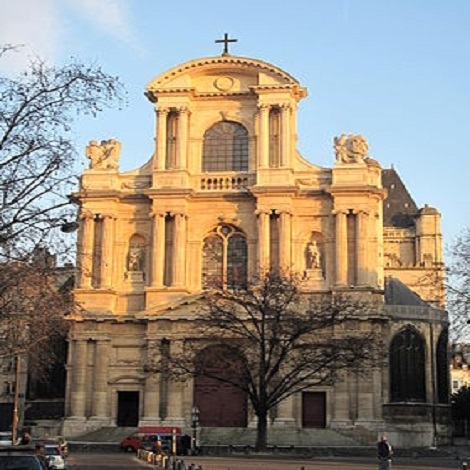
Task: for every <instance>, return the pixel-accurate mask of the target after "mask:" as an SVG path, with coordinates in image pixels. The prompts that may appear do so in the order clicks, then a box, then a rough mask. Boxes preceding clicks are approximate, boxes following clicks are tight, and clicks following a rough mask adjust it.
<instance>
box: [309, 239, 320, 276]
mask: <svg viewBox="0 0 470 470" xmlns="http://www.w3.org/2000/svg"><path fill="white" fill-rule="evenodd" d="M305 257H306V259H305V261H306V263H305V264H306V267H307V269H319V268H321V254H320V249H319V248H318V244H317V241H316V240H312V241H311V242H310V243H308V244H307V249H306V251H305Z"/></svg>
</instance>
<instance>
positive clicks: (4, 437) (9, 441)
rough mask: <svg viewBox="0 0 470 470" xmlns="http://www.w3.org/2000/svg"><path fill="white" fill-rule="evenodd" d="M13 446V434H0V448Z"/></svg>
mask: <svg viewBox="0 0 470 470" xmlns="http://www.w3.org/2000/svg"><path fill="white" fill-rule="evenodd" d="M11 445H13V434H12V433H11V432H0V446H11Z"/></svg>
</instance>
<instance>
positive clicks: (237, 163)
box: [202, 121, 248, 172]
mask: <svg viewBox="0 0 470 470" xmlns="http://www.w3.org/2000/svg"><path fill="white" fill-rule="evenodd" d="M202 171H213V172H216V171H248V131H247V130H246V129H245V128H244V127H243V126H242V125H241V124H238V123H236V122H230V121H224V122H219V123H217V124H215V125H214V126H212V127H211V128H210V129H209V130H207V131H206V133H205V134H204V146H203V150H202Z"/></svg>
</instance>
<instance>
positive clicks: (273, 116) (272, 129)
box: [269, 108, 281, 168]
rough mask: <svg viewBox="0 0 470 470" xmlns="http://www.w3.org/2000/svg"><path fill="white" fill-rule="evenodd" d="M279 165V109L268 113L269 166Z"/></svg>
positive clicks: (275, 166)
mask: <svg viewBox="0 0 470 470" xmlns="http://www.w3.org/2000/svg"><path fill="white" fill-rule="evenodd" d="M280 165H281V113H280V111H279V108H273V109H271V111H270V112H269V166H270V167H272V168H277V167H279V166H280Z"/></svg>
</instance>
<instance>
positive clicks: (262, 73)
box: [146, 56, 306, 101]
mask: <svg viewBox="0 0 470 470" xmlns="http://www.w3.org/2000/svg"><path fill="white" fill-rule="evenodd" d="M255 89H274V90H275V89H294V90H295V91H297V93H299V95H300V96H301V97H303V96H305V95H306V90H305V89H304V88H302V87H300V85H299V82H298V81H297V80H296V79H295V78H294V77H292V76H291V75H289V74H288V73H286V72H284V71H283V70H282V69H280V68H279V67H276V66H274V65H272V64H269V63H267V62H263V61H259V60H255V59H249V58H246V57H236V56H218V57H209V58H204V59H196V60H192V61H190V62H186V63H184V64H181V65H178V66H176V67H173V68H171V69H170V70H168V71H166V72H164V73H163V74H161V75H158V76H157V77H155V78H154V79H153V80H152V81H151V82H150V83H149V84H148V85H147V88H146V90H147V96H148V97H149V99H151V100H152V101H154V100H155V99H156V98H157V96H158V95H159V94H167V93H191V94H194V95H206V94H217V93H235V94H239V93H252V92H253V90H255Z"/></svg>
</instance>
